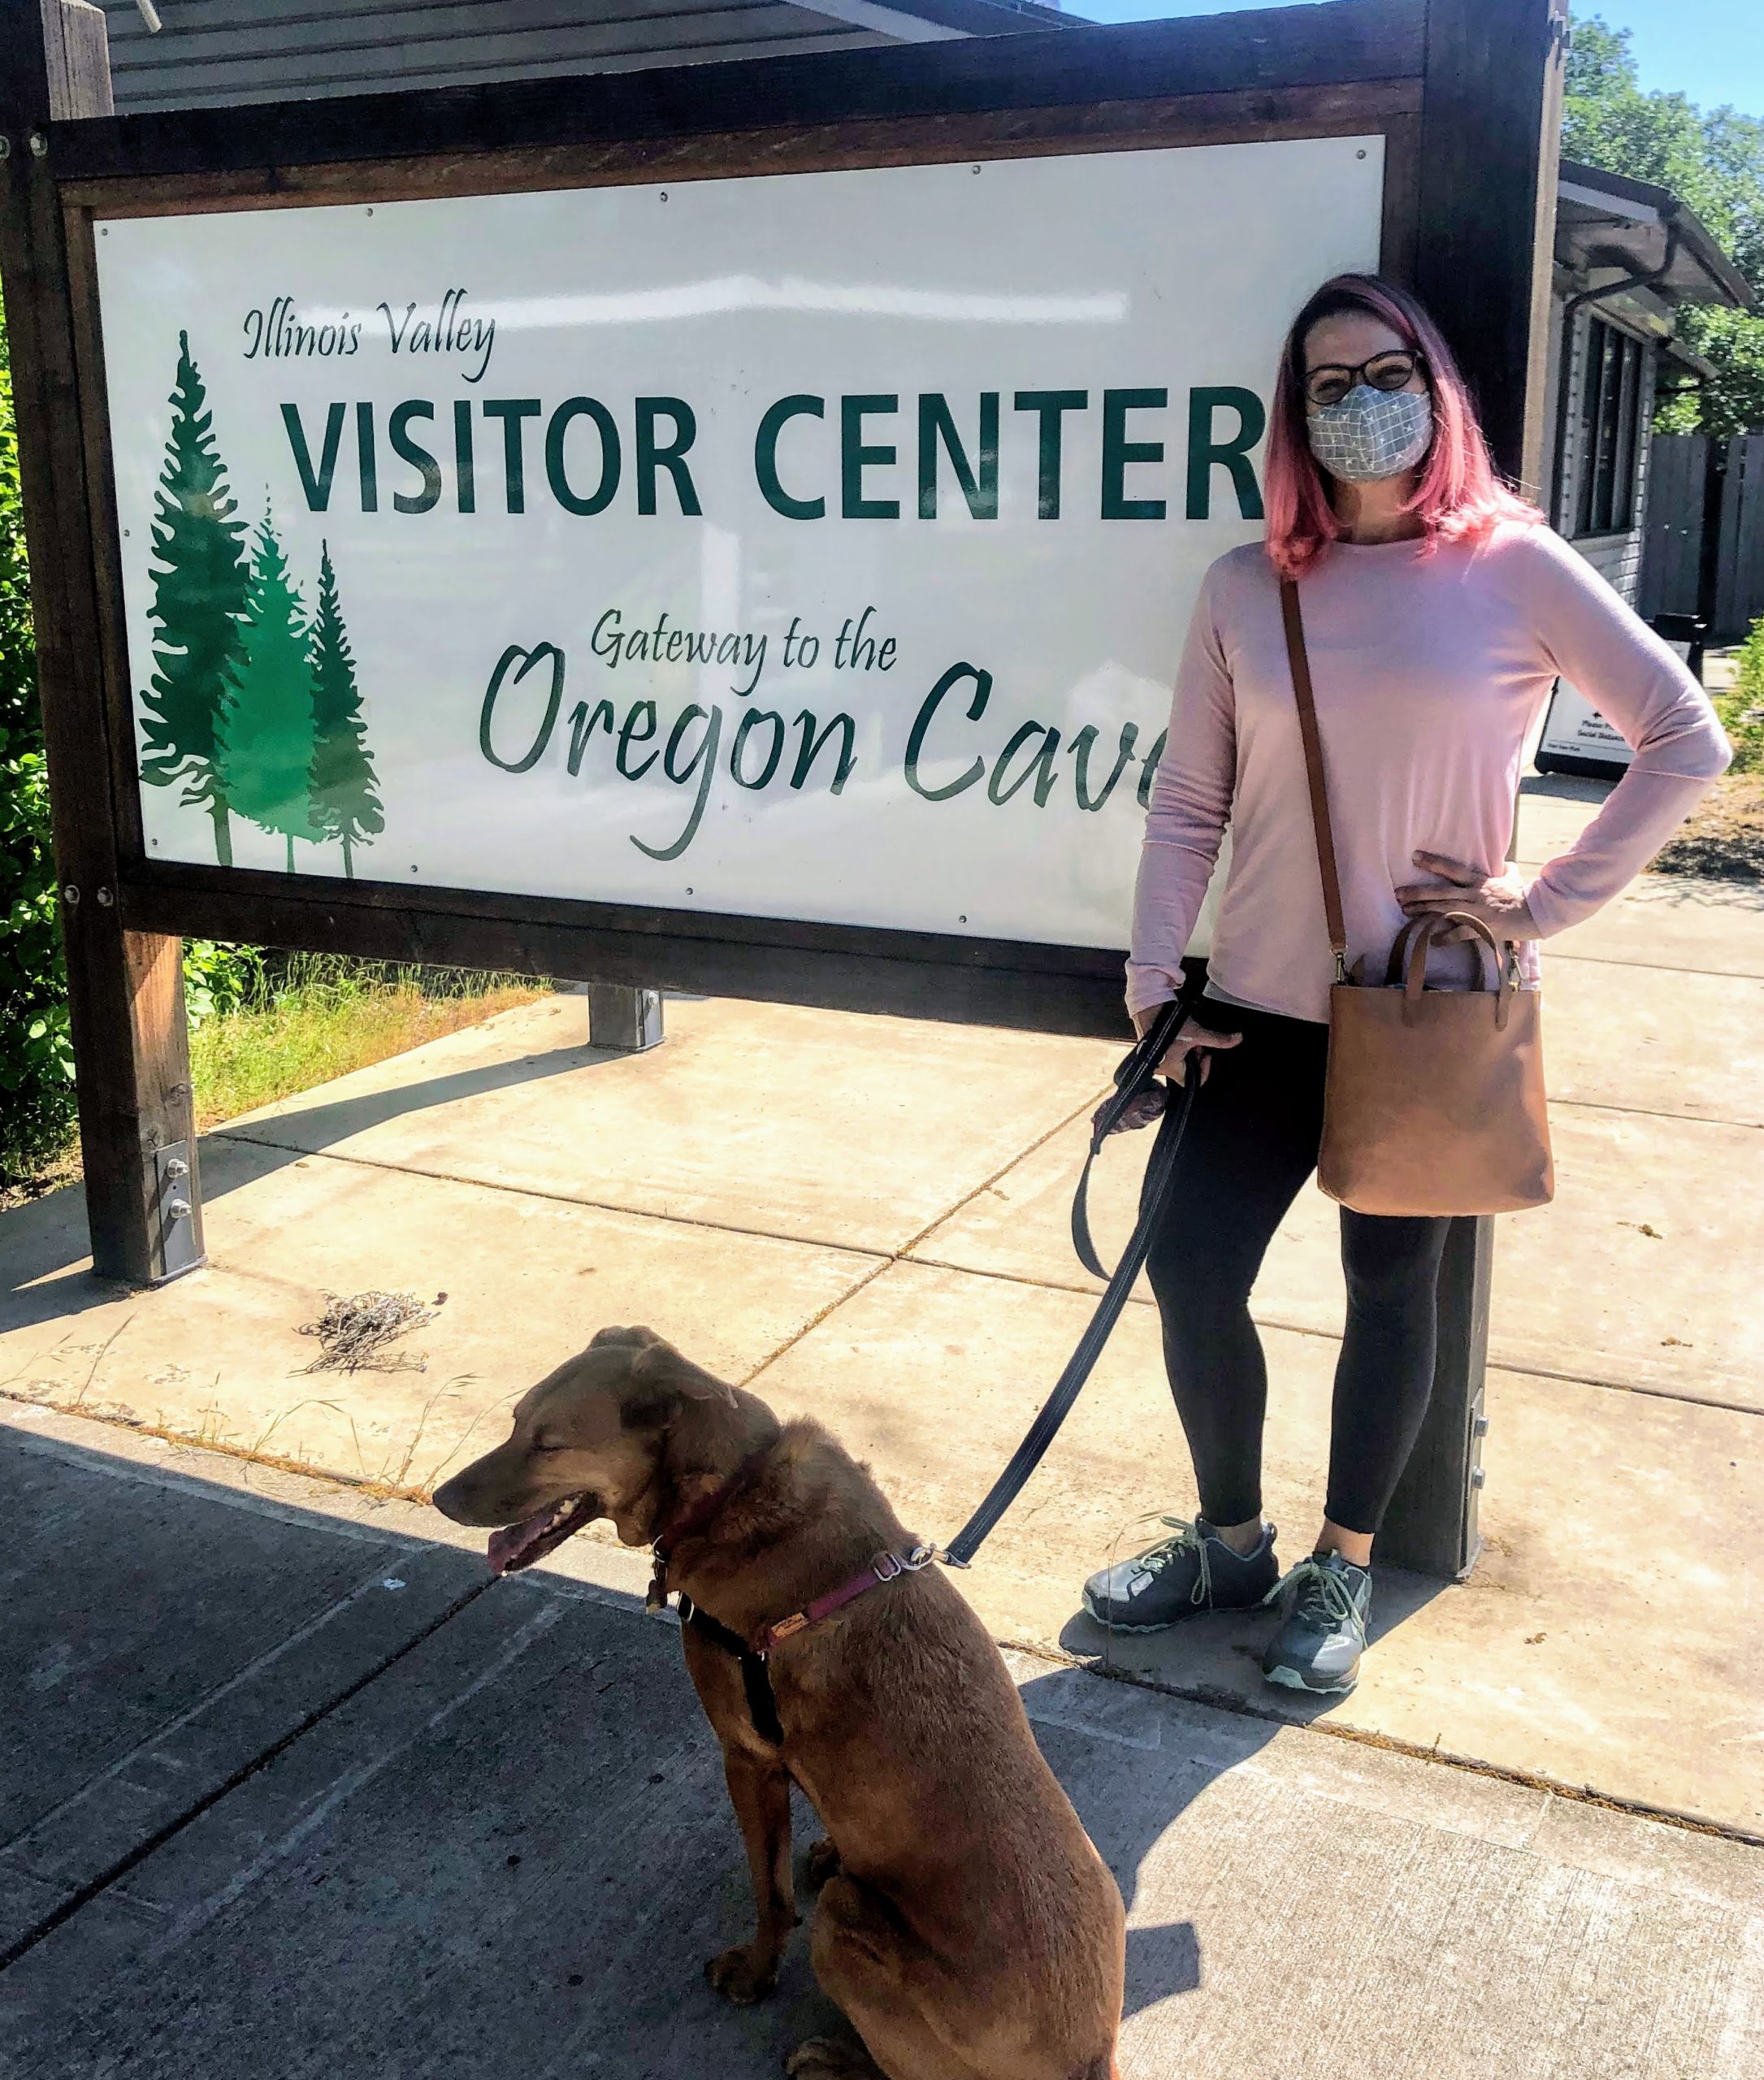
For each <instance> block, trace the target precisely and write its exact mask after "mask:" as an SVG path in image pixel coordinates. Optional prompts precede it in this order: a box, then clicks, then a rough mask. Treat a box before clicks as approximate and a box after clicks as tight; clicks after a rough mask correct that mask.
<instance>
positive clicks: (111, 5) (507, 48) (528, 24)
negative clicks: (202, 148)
mask: <svg viewBox="0 0 1764 2080" xmlns="http://www.w3.org/2000/svg"><path fill="white" fill-rule="evenodd" d="M100 4H101V5H102V6H103V9H104V11H105V14H106V17H107V20H108V26H109V29H110V40H111V79H112V83H113V86H114V89H115V96H116V106H117V109H118V111H119V113H122V114H132V113H134V112H136V111H141V110H147V109H167V108H202V107H214V106H224V105H227V104H230V103H234V102H259V101H287V100H297V99H306V98H312V97H315V96H322V95H336V94H351V93H375V92H378V91H380V90H382V89H389V88H393V87H445V86H460V85H469V84H475V83H477V82H479V81H483V80H509V79H526V78H531V77H533V76H535V75H540V74H555V73H560V72H561V73H566V74H567V73H581V72H625V71H630V70H634V69H635V68H637V67H643V66H648V65H682V64H693V63H703V62H705V61H707V60H710V59H716V58H762V57H769V56H773V55H774V54H778V53H780V52H785V51H798V50H863V49H867V48H869V46H870V45H880V44H886V43H888V42H890V41H892V39H891V38H890V37H886V36H883V35H880V34H878V33H877V32H874V31H873V30H869V29H860V28H852V27H851V26H850V25H849V24H846V23H843V22H839V21H834V20H831V19H830V17H828V16H826V15H814V14H811V13H809V12H808V11H806V10H805V9H804V8H801V7H797V6H791V5H789V4H788V0H494V4H491V5H486V4H485V0H158V12H159V15H160V18H161V20H162V22H163V24H164V26H163V28H162V29H161V31H160V32H159V33H158V35H157V36H151V35H150V34H149V33H148V32H147V29H146V26H145V24H144V23H143V22H142V20H141V14H140V11H139V9H138V8H137V6H136V5H135V0H100Z"/></svg>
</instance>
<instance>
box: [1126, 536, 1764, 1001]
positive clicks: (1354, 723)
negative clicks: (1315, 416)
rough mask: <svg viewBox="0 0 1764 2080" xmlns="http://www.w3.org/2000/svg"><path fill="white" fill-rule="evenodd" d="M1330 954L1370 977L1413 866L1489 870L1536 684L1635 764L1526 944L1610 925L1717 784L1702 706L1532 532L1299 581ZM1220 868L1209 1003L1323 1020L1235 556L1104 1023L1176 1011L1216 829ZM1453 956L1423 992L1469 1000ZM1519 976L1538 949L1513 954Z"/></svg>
mask: <svg viewBox="0 0 1764 2080" xmlns="http://www.w3.org/2000/svg"><path fill="white" fill-rule="evenodd" d="M1298 592H1299V600H1300V603H1301V605H1302V609H1303V613H1304V622H1305V637H1306V643H1307V648H1308V650H1309V652H1310V656H1311V675H1312V678H1313V680H1314V682H1315V692H1316V704H1317V724H1318V732H1319V734H1320V737H1321V739H1322V743H1323V761H1324V779H1325V784H1326V785H1327V786H1328V795H1329V807H1330V815H1331V820H1332V821H1333V827H1334V833H1335V848H1336V860H1337V867H1338V870H1339V873H1340V876H1341V899H1342V907H1343V909H1344V911H1345V912H1346V925H1347V937H1348V956H1349V959H1350V960H1357V959H1358V958H1359V957H1360V956H1361V955H1368V956H1370V957H1371V961H1372V963H1374V964H1378V965H1379V966H1380V968H1381V964H1382V963H1383V961H1384V960H1385V958H1386V957H1387V955H1388V954H1389V949H1390V943H1391V941H1392V939H1393V938H1394V937H1395V936H1396V934H1397V932H1398V930H1399V929H1400V928H1401V926H1402V923H1403V915H1402V910H1401V909H1400V908H1398V902H1397V894H1396V891H1397V890H1398V888H1399V887H1401V886H1403V885H1404V884H1406V883H1412V882H1425V881H1426V880H1428V875H1427V874H1426V873H1424V871H1423V870H1422V869H1420V868H1419V867H1417V866H1416V865H1415V863H1414V860H1413V858H1412V855H1413V854H1414V853H1415V852H1416V851H1432V852H1439V853H1442V854H1444V855H1445V856H1446V857H1447V858H1450V859H1453V860H1463V861H1464V862H1466V863H1467V864H1471V865H1474V866H1476V867H1480V868H1481V869H1484V871H1485V872H1487V873H1499V872H1501V871H1502V869H1503V867H1504V865H1505V863H1506V850H1507V845H1508V842H1509V839H1510V837H1511V835H1512V826H1513V814H1514V804H1515V795H1516V793H1517V789H1518V783H1519V765H1520V760H1521V758H1522V756H1523V747H1524V744H1525V741H1526V739H1527V736H1528V732H1529V731H1530V730H1531V727H1532V725H1533V723H1535V722H1536V719H1537V717H1538V715H1539V713H1541V709H1542V708H1543V705H1544V704H1545V701H1546V700H1548V699H1549V693H1550V690H1551V687H1552V686H1553V684H1554V680H1555V678H1556V676H1557V674H1558V673H1559V674H1561V675H1562V677H1563V678H1567V679H1569V680H1571V682H1573V684H1574V685H1575V687H1577V688H1578V689H1579V690H1580V691H1581V692H1582V693H1583V694H1584V695H1585V696H1586V697H1587V699H1588V700H1590V701H1592V702H1593V704H1595V706H1596V707H1597V709H1598V711H1599V713H1601V715H1602V716H1603V717H1605V719H1606V721H1608V722H1610V724H1611V726H1612V727H1613V728H1614V729H1615V730H1618V731H1619V733H1620V734H1622V736H1623V739H1624V740H1625V742H1626V743H1628V744H1630V745H1631V746H1632V747H1633V748H1634V751H1635V762H1634V764H1633V765H1631V766H1630V767H1629V769H1627V772H1625V773H1624V774H1623V778H1622V779H1621V780H1620V781H1619V782H1618V784H1617V786H1615V787H1614V789H1613V790H1612V791H1611V793H1610V796H1609V797H1608V798H1607V799H1606V801H1605V803H1604V804H1603V806H1602V807H1601V808H1600V810H1599V812H1598V813H1597V815H1596V816H1595V817H1593V820H1592V821H1591V822H1590V823H1589V824H1588V825H1587V827H1586V829H1585V830H1584V831H1583V832H1582V834H1581V835H1580V838H1578V839H1577V840H1576V842H1575V844H1574V845H1573V846H1572V847H1570V849H1569V850H1568V851H1566V852H1564V853H1563V854H1562V855H1561V856H1560V857H1559V858H1558V859H1554V860H1551V861H1550V862H1549V864H1548V865H1547V866H1546V867H1545V869H1543V871H1542V872H1541V873H1540V874H1538V875H1537V877H1536V879H1535V880H1533V881H1532V882H1531V883H1530V884H1529V887H1528V901H1529V903H1530V905H1531V910H1532V916H1534V917H1535V918H1536V921H1537V925H1538V929H1539V931H1540V932H1541V934H1542V935H1543V936H1544V937H1545V938H1548V937H1549V935H1550V934H1552V933H1554V932H1559V931H1561V930H1562V929H1563V928H1564V927H1565V926H1567V925H1573V924H1577V923H1578V922H1579V921H1580V920H1581V919H1582V918H1583V917H1586V916H1590V915H1591V914H1592V912H1593V911H1595V910H1597V908H1599V907H1600V905H1601V903H1608V902H1609V901H1610V899H1611V898H1612V897H1613V896H1614V895H1617V894H1618V893H1619V890H1621V889H1622V888H1623V886H1625V884H1626V883H1627V882H1628V881H1629V880H1630V879H1631V878H1632V876H1634V875H1635V874H1636V873H1639V872H1640V869H1642V868H1643V867H1644V866H1645V864H1647V862H1648V861H1649V860H1650V859H1651V858H1652V857H1653V854H1654V853H1655V852H1656V851H1658V849H1659V847H1660V846H1661V845H1662V844H1663V843H1665V841H1666V838H1669V837H1670V836H1671V834H1672V833H1673V831H1674V830H1676V829H1677V828H1678V826H1679V824H1680V823H1681V822H1682V821H1684V817H1686V816H1687V815H1688V813H1689V812H1690V810H1691V808H1692V806H1693V805H1694V804H1695V803H1696V801H1697V798H1698V796H1699V795H1701V794H1702V793H1703V791H1705V788H1707V787H1708V786H1710V783H1711V782H1713V781H1714V780H1715V779H1716V778H1718V776H1719V774H1720V773H1722V772H1723V769H1725V767H1726V765H1727V760H1728V756H1729V752H1728V748H1727V739H1725V737H1724V736H1723V734H1722V731H1721V728H1720V726H1719V724H1718V722H1717V721H1716V719H1715V715H1714V709H1713V708H1711V707H1710V704H1709V700H1708V698H1707V696H1706V695H1705V694H1704V692H1703V691H1702V689H1701V687H1699V686H1698V685H1697V682H1696V681H1695V680H1694V679H1693V678H1692V677H1691V676H1690V674H1689V673H1688V672H1687V671H1686V670H1685V669H1684V665H1682V664H1681V663H1680V662H1679V659H1678V658H1677V656H1675V654H1674V653H1673V652H1671V650H1669V649H1668V648H1666V644H1665V643H1662V641H1661V640H1660V639H1659V637H1658V636H1657V635H1654V634H1653V630H1650V629H1649V628H1648V627H1647V626H1645V624H1644V623H1643V622H1641V621H1640V620H1639V619H1638V618H1637V617H1636V615H1635V614H1634V613H1632V612H1631V610H1630V609H1628V608H1627V606H1625V605H1624V604H1623V601H1622V600H1619V598H1618V596H1617V595H1616V594H1615V593H1614V591H1612V590H1611V589H1610V586H1608V585H1607V584H1606V582H1605V581H1604V579H1603V578H1601V577H1599V576H1598V575H1597V573H1596V572H1595V571H1594V570H1592V568H1591V567H1590V566H1589V565H1588V564H1587V563H1586V562H1585V561H1583V559H1582V558H1581V557H1578V556H1576V555H1575V552H1574V551H1573V550H1572V549H1571V548H1568V546H1567V544H1566V543H1564V542H1563V541H1562V539H1561V537H1560V536H1559V535H1556V534H1554V532H1553V531H1551V530H1550V529H1549V528H1548V527H1545V526H1526V525H1524V524H1523V523H1519V522H1513V523H1503V524H1502V526H1499V527H1497V529H1496V530H1495V531H1494V532H1493V534H1492V535H1489V537H1487V538H1486V539H1484V541H1482V542H1481V543H1480V544H1474V545H1471V544H1444V545H1442V546H1441V547H1440V548H1437V549H1436V550H1435V551H1434V552H1432V554H1431V555H1429V554H1428V553H1426V552H1425V548H1424V544H1422V543H1420V542H1417V541H1402V542H1383V543H1378V544H1369V545H1359V544H1349V543H1340V542H1338V543H1336V544H1333V545H1332V546H1331V547H1330V548H1328V549H1327V550H1325V551H1324V554H1323V556H1322V557H1321V559H1320V561H1318V562H1317V563H1316V564H1315V565H1314V566H1313V567H1312V569H1311V570H1310V571H1308V572H1307V574H1305V576H1304V577H1303V578H1301V579H1300V581H1299V587H1298ZM1228 825H1229V830H1230V833H1231V856H1230V862H1229V867H1228V869H1227V872H1226V877H1225V886H1224V893H1223V895H1222V897H1221V899H1220V908H1219V912H1218V918H1217V922H1216V925H1215V928H1214V932H1213V938H1212V946H1211V955H1210V960H1209V977H1210V983H1209V986H1210V988H1211V990H1212V991H1213V992H1214V993H1215V994H1218V995H1221V996H1224V997H1225V998H1227V999H1231V1000H1233V1001H1235V1002H1237V1003H1243V1004H1248V1005H1252V1006H1255V1007H1259V1008H1261V1009H1263V1010H1266V1011H1273V1012H1285V1013H1286V1014H1287V1015H1288V1016H1291V1017H1294V1018H1308V1019H1326V1018H1327V1017H1328V992H1329V984H1330V981H1331V980H1332V978H1333V973H1334V964H1333V956H1332V955H1331V953H1330V951H1329V938H1328V926H1327V925H1326V924H1325V922H1324V910H1323V887H1322V883H1321V882H1320V878H1319V876H1318V871H1317V855H1316V848H1315V840H1314V838H1313V836H1312V831H1311V799H1310V794H1309V791H1308V789H1307V784H1306V778H1305V765H1304V752H1303V747H1302V743H1301V741H1300V739H1299V734H1298V709H1297V708H1296V706H1295V705H1294V697H1293V684H1292V675H1291V673H1290V672H1289V669H1288V666H1287V661H1286V647H1285V637H1284V635H1283V633H1282V630H1281V612H1280V592H1279V585H1278V581H1277V580H1276V577H1275V574H1274V571H1273V568H1272V565H1270V564H1269V562H1268V557H1267V554H1266V552H1264V550H1263V547H1262V545H1261V544H1259V543H1251V544H1246V546H1244V547H1243V548H1236V549H1233V550H1232V551H1230V552H1229V554H1227V555H1225V556H1222V557H1220V558H1219V560H1218V561H1217V562H1216V563H1215V564H1214V565H1212V566H1211V569H1210V570H1208V571H1207V574H1206V577H1205V578H1203V581H1202V583H1201V590H1200V596H1199V598H1198V600H1197V602H1196V604H1195V608H1194V619H1193V621H1192V622H1190V627H1189V632H1188V639H1187V643H1186V644H1185V647H1184V650H1183V653H1182V659H1181V666H1180V668H1179V669H1178V671H1177V680H1176V694H1175V700H1174V701H1173V703H1172V708H1171V712H1170V731H1169V738H1168V743H1167V744H1166V747H1165V749H1164V756H1163V758H1162V760H1161V761H1160V762H1159V766H1158V770H1157V773H1156V775H1155V778H1154V780H1153V783H1152V789H1151V807H1150V813H1149V814H1148V816H1147V817H1146V836H1145V849H1144V851H1143V852H1142V855H1141V858H1140V866H1139V879H1138V890H1137V894H1136V897H1135V900H1134V905H1133V950H1132V953H1131V955H1130V957H1129V961H1128V964H1127V1006H1128V1009H1129V1011H1130V1012H1140V1011H1143V1010H1146V1008H1148V1007H1151V1005H1154V1004H1158V1003H1164V1001H1165V1000H1166V999H1168V998H1170V997H1171V996H1172V995H1174V994H1176V991H1177V987H1178V986H1179V985H1180V982H1181V965H1180V964H1181V956H1182V953H1183V951H1184V949H1185V947H1186V946H1187V944H1188V941H1189V938H1190V934H1192V933H1193V931H1194V924H1195V920H1196V919H1197V917H1198V915H1199V913H1200V907H1201V900H1202V898H1203V896H1204V895H1205V894H1206V892H1207V882H1208V881H1209V879H1210V877H1211V873H1212V870H1213V868H1214V865H1215V863H1216V860H1217V858H1218V856H1219V849H1220V842H1221V840H1222V838H1224V834H1225V831H1226V829H1227V827H1228ZM1472 959H1473V956H1472V955H1471V949H1469V948H1468V947H1463V946H1458V947H1444V948H1438V949H1436V951H1435V955H1434V958H1433V962H1432V964H1431V965H1430V967H1429V969H1428V974H1429V978H1430V979H1431V980H1433V981H1437V982H1440V983H1442V984H1445V985H1447V986H1450V985H1451V984H1453V983H1454V982H1456V983H1458V984H1464V983H1467V982H1468V981H1470V980H1471V969H1472ZM1522 966H1523V968H1524V969H1525V971H1526V973H1527V976H1528V979H1529V980H1530V981H1536V948H1535V947H1534V946H1527V947H1524V948H1523V949H1522Z"/></svg>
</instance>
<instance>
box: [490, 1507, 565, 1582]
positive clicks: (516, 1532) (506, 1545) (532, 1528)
mask: <svg viewBox="0 0 1764 2080" xmlns="http://www.w3.org/2000/svg"><path fill="white" fill-rule="evenodd" d="M552 1516H553V1511H552V1510H540V1511H539V1512H538V1513H537V1514H535V1515H534V1516H531V1517H523V1518H522V1519H521V1521H520V1523H518V1524H504V1525H503V1527H502V1528H501V1530H500V1531H493V1532H491V1534H490V1545H489V1549H488V1551H489V1559H490V1571H491V1573H492V1575H505V1574H506V1573H507V1572H508V1571H509V1566H511V1565H512V1564H513V1563H514V1562H515V1561H517V1560H518V1559H519V1558H520V1557H521V1555H522V1553H524V1552H525V1551H526V1550H527V1547H528V1546H530V1545H534V1544H535V1543H536V1541H537V1540H539V1539H540V1537H541V1536H543V1534H544V1532H545V1530H546V1529H547V1527H548V1526H549V1524H550V1523H551V1520H552Z"/></svg>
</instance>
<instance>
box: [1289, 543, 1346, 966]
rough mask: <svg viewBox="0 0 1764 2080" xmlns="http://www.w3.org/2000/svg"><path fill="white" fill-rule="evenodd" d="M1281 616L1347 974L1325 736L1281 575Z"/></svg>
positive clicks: (1332, 924) (1336, 936) (1338, 955)
mask: <svg viewBox="0 0 1764 2080" xmlns="http://www.w3.org/2000/svg"><path fill="white" fill-rule="evenodd" d="M1280 611H1281V621H1282V622H1284V623H1285V628H1286V661H1287V662H1288V664H1289V665H1290V666H1291V667H1292V674H1293V693H1294V696H1295V698H1296V699H1297V700H1298V734H1299V735H1300V736H1301V737H1302V739H1303V740H1304V746H1305V778H1307V781H1308V782H1310V785H1311V825H1312V828H1313V829H1314V830H1315V832H1316V834H1317V866H1318V869H1319V870H1320V872H1321V873H1322V876H1323V914H1324V916H1325V917H1326V918H1327V919H1328V925H1329V944H1330V946H1331V947H1333V949H1334V952H1335V978H1336V980H1337V981H1338V982H1339V981H1345V980H1346V976H1347V926H1346V923H1345V922H1344V921H1343V919H1342V916H1341V879H1340V877H1339V876H1338V875H1337V873H1336V870H1335V833H1334V831H1333V830H1332V829H1331V827H1330V824H1329V796H1328V790H1327V789H1326V788H1325V787H1324V784H1323V740H1322V739H1321V738H1320V736H1319V735H1318V734H1317V703H1316V696H1315V695H1314V694H1313V693H1312V691H1311V659H1310V656H1309V655H1308V654H1307V652H1306V649H1305V624H1304V621H1303V617H1302V616H1301V615H1300V613H1299V611H1298V587H1297V586H1296V585H1295V584H1294V583H1293V581H1292V579H1291V578H1282V579H1281V587H1280Z"/></svg>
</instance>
